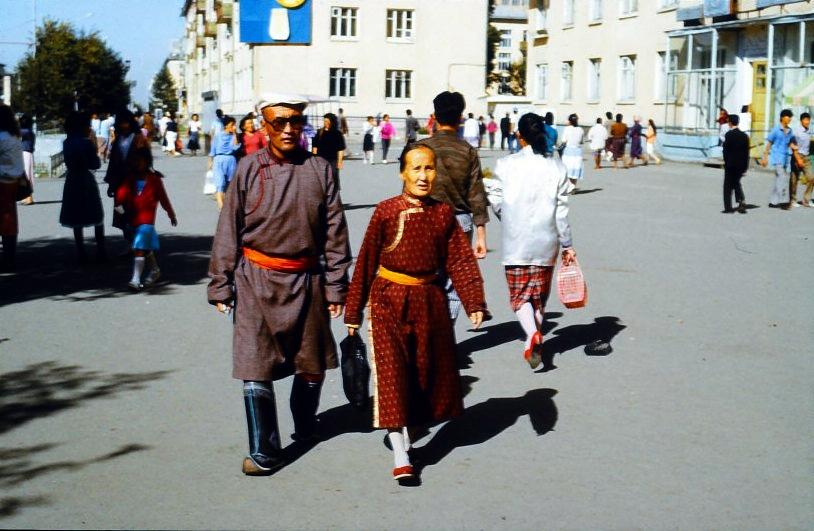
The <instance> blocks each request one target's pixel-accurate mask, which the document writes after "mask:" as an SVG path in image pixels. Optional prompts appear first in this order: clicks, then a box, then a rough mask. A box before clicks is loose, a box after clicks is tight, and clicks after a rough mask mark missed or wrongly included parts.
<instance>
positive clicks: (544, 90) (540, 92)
mask: <svg viewBox="0 0 814 531" xmlns="http://www.w3.org/2000/svg"><path fill="white" fill-rule="evenodd" d="M537 99H539V100H547V99H548V65H547V64H545V63H543V64H539V65H537Z"/></svg>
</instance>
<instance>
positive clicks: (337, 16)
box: [331, 7, 357, 37]
mask: <svg viewBox="0 0 814 531" xmlns="http://www.w3.org/2000/svg"><path fill="white" fill-rule="evenodd" d="M356 11H357V9H356V8H355V7H332V8H331V37H356Z"/></svg>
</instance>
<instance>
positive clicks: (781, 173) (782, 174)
mask: <svg viewBox="0 0 814 531" xmlns="http://www.w3.org/2000/svg"><path fill="white" fill-rule="evenodd" d="M788 201H789V174H788V172H787V171H786V167H785V166H784V165H782V164H775V166H774V185H773V186H772V195H771V197H770V198H769V204H771V205H780V204H783V203H788Z"/></svg>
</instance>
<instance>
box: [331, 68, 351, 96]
mask: <svg viewBox="0 0 814 531" xmlns="http://www.w3.org/2000/svg"><path fill="white" fill-rule="evenodd" d="M328 94H329V95H331V96H338V97H340V98H355V97H356V69H355V68H331V85H330V86H329V87H328Z"/></svg>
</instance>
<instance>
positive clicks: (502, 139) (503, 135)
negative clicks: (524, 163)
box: [500, 132, 509, 149]
mask: <svg viewBox="0 0 814 531" xmlns="http://www.w3.org/2000/svg"><path fill="white" fill-rule="evenodd" d="M508 138H509V133H503V132H501V133H500V149H506V142H507V141H508Z"/></svg>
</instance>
